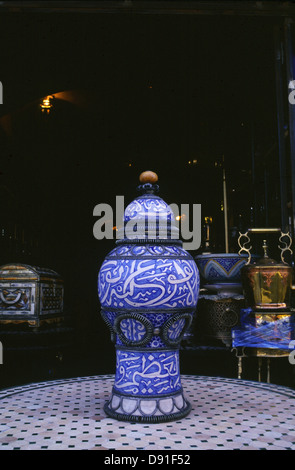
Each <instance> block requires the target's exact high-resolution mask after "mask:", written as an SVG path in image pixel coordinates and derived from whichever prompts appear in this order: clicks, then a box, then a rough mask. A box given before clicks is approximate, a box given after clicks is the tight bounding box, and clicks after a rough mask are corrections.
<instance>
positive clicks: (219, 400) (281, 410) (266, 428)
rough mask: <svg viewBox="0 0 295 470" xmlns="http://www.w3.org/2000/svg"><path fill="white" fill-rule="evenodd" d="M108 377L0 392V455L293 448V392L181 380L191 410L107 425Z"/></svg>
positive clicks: (247, 384) (215, 380)
mask: <svg viewBox="0 0 295 470" xmlns="http://www.w3.org/2000/svg"><path fill="white" fill-rule="evenodd" d="M113 381H114V377H113V376H112V375H103V376H94V377H78V378H74V379H65V380H56V381H50V382H43V383H35V384H30V385H25V386H21V387H15V388H10V389H6V390H0V450H5V449H7V450H17V449H19V450H42V449H44V450H59V449H60V450H71V449H73V450H83V449H87V450H92V449H93V450H148V451H151V450H162V451H166V450H167V451H169V450H171V449H173V451H183V450H190V451H193V450H218V449H220V450H225V449H240V450H259V449H268V450H287V449H290V450H291V449H292V450H294V449H295V390H293V389H290V388H286V387H282V386H278V385H273V384H265V383H260V382H251V381H245V380H238V379H237V380H235V379H227V378H220V377H204V376H188V375H184V376H182V384H183V388H184V391H185V394H186V397H187V398H188V399H189V401H190V403H191V405H192V410H191V413H190V414H189V415H188V416H187V417H186V418H184V419H182V420H179V421H174V422H168V423H164V424H163V423H162V424H140V423H125V422H120V421H115V420H114V419H111V418H108V417H107V416H106V415H105V413H104V410H103V406H104V404H105V402H106V401H107V399H108V398H109V396H110V391H111V387H112V384H113Z"/></svg>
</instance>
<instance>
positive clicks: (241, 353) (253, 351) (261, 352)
mask: <svg viewBox="0 0 295 470" xmlns="http://www.w3.org/2000/svg"><path fill="white" fill-rule="evenodd" d="M232 351H235V354H236V357H237V359H238V379H242V374H243V359H244V358H248V357H257V359H258V366H257V376H258V382H262V371H263V359H266V382H267V383H271V359H273V358H277V357H288V356H289V354H290V351H287V350H284V349H266V348H246V347H242V348H233V349H232Z"/></svg>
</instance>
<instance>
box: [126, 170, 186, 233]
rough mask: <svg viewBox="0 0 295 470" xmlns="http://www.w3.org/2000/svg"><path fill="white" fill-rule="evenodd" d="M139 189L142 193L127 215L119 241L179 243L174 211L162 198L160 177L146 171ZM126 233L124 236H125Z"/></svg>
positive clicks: (141, 178) (128, 209) (129, 206)
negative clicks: (167, 241)
mask: <svg viewBox="0 0 295 470" xmlns="http://www.w3.org/2000/svg"><path fill="white" fill-rule="evenodd" d="M139 181H140V183H141V184H140V185H139V186H138V187H137V189H138V191H139V192H140V193H141V194H140V195H139V196H138V197H137V198H135V199H134V200H133V201H132V202H131V203H130V204H129V205H128V206H127V207H126V209H125V211H124V221H123V222H124V228H122V229H121V234H120V236H119V238H121V239H122V238H123V239H124V241H126V240H141V241H145V242H146V241H149V242H150V241H152V240H177V241H178V240H179V230H178V227H177V222H176V218H175V215H174V213H173V210H172V208H171V207H170V206H169V204H167V203H166V202H165V201H164V200H163V199H162V198H161V197H160V196H158V194H157V193H158V191H159V186H158V184H157V182H158V175H157V174H156V173H154V172H153V171H144V172H143V173H141V175H140V177H139ZM122 230H124V234H122Z"/></svg>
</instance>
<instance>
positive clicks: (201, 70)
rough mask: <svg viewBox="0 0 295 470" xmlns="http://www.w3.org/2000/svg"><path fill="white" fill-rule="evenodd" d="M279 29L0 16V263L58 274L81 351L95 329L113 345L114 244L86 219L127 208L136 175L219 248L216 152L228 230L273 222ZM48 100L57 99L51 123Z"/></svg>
mask: <svg viewBox="0 0 295 470" xmlns="http://www.w3.org/2000/svg"><path fill="white" fill-rule="evenodd" d="M280 21H281V20H280V19H277V18H273V17H265V18H259V17H243V16H240V17H239V16H236V17H232V16H210V17H207V16H189V15H169V14H167V15H157V14H150V15H137V14H136V13H132V12H130V13H126V14H124V15H122V14H117V13H113V14H81V13H74V12H73V13H37V12H34V13H26V12H19V13H18V12H14V13H8V12H0V62H1V77H0V78H1V82H2V84H3V101H4V102H3V105H1V107H0V112H1V119H0V123H1V127H0V172H1V173H0V192H1V207H0V226H1V253H0V264H5V263H7V262H23V263H27V264H31V265H37V266H43V267H48V268H51V269H54V270H56V271H57V272H58V273H59V274H61V276H62V277H63V278H64V282H65V309H66V312H67V313H68V315H69V318H70V323H71V325H73V326H74V328H75V331H77V332H78V333H79V336H80V337H81V336H83V335H84V336H85V338H86V342H87V340H88V338H89V337H92V336H91V335H92V334H93V332H95V335H96V340H98V341H99V342H100V345H105V347H106V348H110V349H111V348H112V346H110V340H109V334H108V332H107V331H106V328H105V326H104V325H103V322H102V320H101V319H100V316H99V302H98V297H97V274H98V270H99V268H100V265H101V263H102V261H103V259H104V257H105V255H106V254H107V253H108V252H109V251H110V249H112V248H113V247H114V243H115V241H114V240H100V241H98V240H95V238H94V236H93V225H94V223H95V220H96V218H95V217H93V209H94V207H95V205H96V204H98V203H101V202H103V203H108V204H111V205H114V203H115V196H116V195H124V197H125V203H126V204H127V203H129V202H130V201H131V200H132V199H133V198H135V197H136V187H137V184H138V176H139V174H140V173H141V172H142V171H144V170H147V169H149V170H153V171H155V172H157V173H158V175H159V185H160V195H161V196H162V197H163V199H164V200H166V201H167V202H168V203H172V202H175V203H178V204H181V203H189V204H194V203H195V204H201V205H202V216H203V217H205V216H211V217H213V226H212V228H213V234H212V236H213V243H214V249H215V250H216V251H218V252H220V251H224V225H223V212H222V211H221V204H222V200H223V194H222V166H221V165H222V161H223V156H224V165H225V169H226V176H227V189H228V204H229V223H230V228H232V227H238V228H239V229H240V230H243V229H245V228H246V227H248V226H250V225H252V226H253V225H254V224H256V225H258V226H261V225H262V226H267V225H269V226H272V225H274V226H280V193H279V171H278V144H277V120H276V91H275V68H274V26H275V25H277V24H278V25H280ZM46 95H54V97H55V98H54V100H53V108H52V111H51V112H50V114H49V115H46V114H44V113H42V112H41V109H40V102H41V100H42V98H43V97H45V96H46ZM193 160H197V163H195V164H193V163H192V162H193ZM189 162H191V163H189ZM114 225H115V223H114ZM230 233H232V232H230ZM230 242H231V249H232V250H233V251H237V249H238V247H237V245H236V239H234V238H233V239H231V240H230ZM192 254H193V255H195V254H196V253H192ZM110 354H111V356H108V357H109V358H110V359H111V360H113V356H112V353H110ZM101 362H103V361H101Z"/></svg>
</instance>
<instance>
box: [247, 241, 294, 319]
mask: <svg viewBox="0 0 295 470" xmlns="http://www.w3.org/2000/svg"><path fill="white" fill-rule="evenodd" d="M263 249H264V256H263V258H261V259H260V260H258V261H257V262H256V263H252V264H246V265H245V266H244V267H243V268H242V269H241V276H242V285H243V290H244V296H245V302H246V305H247V307H251V308H252V309H253V310H256V311H257V310H260V311H264V310H267V311H268V312H269V311H270V310H272V309H276V310H288V309H289V307H290V300H291V289H292V268H291V266H289V265H288V264H287V263H285V262H277V261H275V260H273V259H271V258H269V257H268V253H267V244H266V240H264V242H263Z"/></svg>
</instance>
